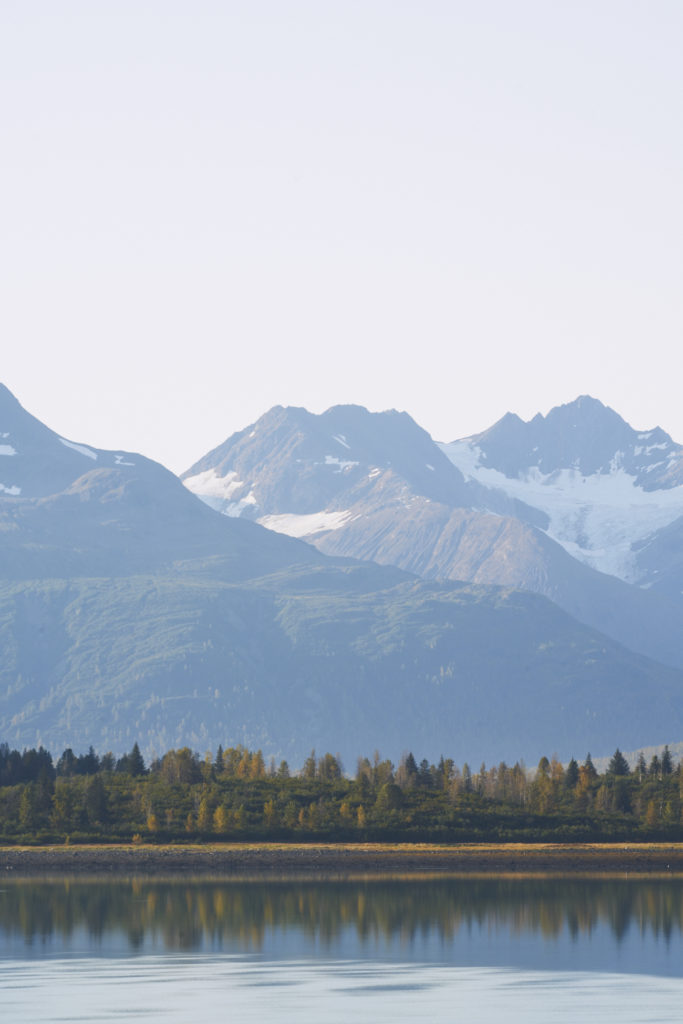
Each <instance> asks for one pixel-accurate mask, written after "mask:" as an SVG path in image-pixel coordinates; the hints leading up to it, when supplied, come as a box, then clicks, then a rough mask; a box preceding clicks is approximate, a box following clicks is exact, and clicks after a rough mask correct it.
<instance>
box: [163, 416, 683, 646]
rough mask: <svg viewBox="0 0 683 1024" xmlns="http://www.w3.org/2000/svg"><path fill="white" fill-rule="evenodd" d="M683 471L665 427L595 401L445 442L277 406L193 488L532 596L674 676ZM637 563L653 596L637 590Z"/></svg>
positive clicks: (448, 574)
mask: <svg viewBox="0 0 683 1024" xmlns="http://www.w3.org/2000/svg"><path fill="white" fill-rule="evenodd" d="M681 465H682V460H681V449H680V448H679V447H678V446H677V445H675V444H674V443H673V442H672V441H671V439H670V438H668V436H667V435H666V434H664V432H663V431H661V430H659V429H657V430H653V431H647V432H641V433H638V432H636V431H634V430H632V429H631V427H629V426H628V424H626V423H625V422H624V421H623V420H622V419H621V418H620V417H619V416H618V415H617V414H616V413H614V412H613V411H612V410H610V409H607V408H605V406H603V405H602V404H601V403H600V402H597V401H595V400H593V399H588V398H582V399H578V400H577V401H576V402H574V403H572V404H571V405H569V406H563V407H561V408H559V409H556V410H553V412H552V413H550V414H549V415H548V416H547V417H545V418H544V417H542V416H537V417H535V418H534V419H533V420H532V421H531V423H530V424H525V423H523V421H522V420H520V419H519V418H518V417H516V416H513V415H510V414H509V415H507V416H505V417H504V418H503V419H502V420H501V421H500V422H499V423H497V424H496V425H495V426H494V427H492V428H491V429H490V430H489V431H486V432H485V433H484V434H481V435H478V436H476V437H472V438H466V439H464V440H462V441H457V442H454V443H452V444H445V445H438V444H436V443H435V442H434V441H433V440H432V439H431V437H429V435H428V434H427V433H426V432H425V431H424V430H422V428H421V427H419V426H418V425H417V424H416V423H415V422H414V421H413V420H412V419H411V418H410V417H409V416H407V415H406V414H405V413H397V412H386V413H369V412H368V411H367V410H365V409H361V408H359V407H357V406H336V407H334V408H333V409H330V410H328V412H326V413H324V414H322V415H321V416H315V415H312V414H311V413H308V412H306V410H304V409H283V408H281V407H278V408H275V409H272V410H271V411H270V412H268V413H266V414H265V415H264V416H263V417H261V419H260V420H258V421H257V422H256V423H254V424H252V425H251V426H249V427H247V428H246V430H243V431H241V432H239V433H237V434H234V435H233V436H232V437H230V438H229V439H228V440H227V441H226V442H225V443H224V444H223V445H221V446H219V447H218V448H216V449H215V450H214V451H213V452H210V453H209V454H208V455H206V456H205V457H204V458H203V459H202V460H200V462H198V463H196V464H195V465H194V466H193V467H192V468H191V469H190V470H188V471H187V473H185V474H184V475H183V480H184V483H185V485H186V486H187V487H188V488H189V489H191V490H192V491H194V493H196V494H197V495H199V496H200V497H202V498H203V500H204V501H206V502H207V503H208V504H210V505H211V506H212V507H213V508H215V509H217V510H219V511H222V512H224V513H225V514H227V515H229V516H246V517H249V518H252V519H256V520H257V521H258V522H259V523H260V524H262V525H264V526H267V527H269V528H270V529H272V530H277V531H280V532H282V533H286V534H289V535H291V536H294V537H300V538H303V539H305V540H307V541H308V542H309V543H311V544H314V545H315V546H316V547H317V548H318V549H319V550H320V551H322V552H324V553H326V554H330V555H343V556H349V557H355V558H362V559H371V560H373V561H377V562H380V563H381V564H386V565H396V566H398V567H400V568H402V569H406V570H408V571H410V572H414V573H417V574H419V575H421V576H424V577H426V578H442V579H451V580H465V581H468V582H474V583H484V584H494V585H502V586H512V587H517V588H521V589H525V590H531V591H534V592H536V593H540V594H543V595H544V596H546V597H550V598H551V600H553V601H555V602H556V603H557V604H559V605H560V607H562V608H563V609H564V610H566V611H568V612H570V614H572V615H574V616H576V617H577V618H578V619H579V620H580V621H582V622H584V623H586V624H589V625H592V626H594V627H595V628H597V629H599V630H601V631H602V632H605V633H607V634H608V635H610V636H612V637H614V638H615V639H618V640H619V641H620V642H622V643H625V644H627V645H629V646H630V647H631V648H632V649H634V650H637V651H639V652H640V653H645V654H647V655H648V656H650V657H657V658H660V659H662V660H664V661H667V662H669V663H672V664H676V665H678V664H683V645H682V644H681V643H680V639H679V638H680V635H681V633H682V632H683V605H681V603H680V602H679V601H676V600H674V601H673V603H672V594H673V595H674V597H675V591H676V587H677V583H678V579H679V577H680V559H679V563H676V560H675V559H673V561H672V557H671V550H672V548H674V549H677V550H680V544H679V541H678V539H677V537H678V535H677V534H676V529H677V527H676V521H677V518H678V517H679V516H680V514H681V512H683V487H682V486H681V484H679V483H677V480H678V479H679V476H680V472H681ZM659 527H665V528H666V530H664V531H661V532H660V533H657V530H658V528H659ZM667 531H668V532H667ZM639 544H640V547H638V545H639ZM677 546H678V547H677ZM664 553H666V564H667V565H668V566H671V565H676V564H678V570H676V571H673V574H672V571H671V570H665V569H664V567H663V566H661V565H658V564H657V560H658V558H660V557H664ZM635 567H639V568H638V572H639V573H640V580H642V582H644V583H645V584H646V586H648V587H650V588H651V589H652V591H653V592H652V593H649V594H648V593H646V592H645V590H643V589H641V588H640V587H634V586H632V585H630V581H631V579H633V578H634V574H635V572H636V569H635ZM646 573H647V577H646ZM667 573H668V575H667ZM665 579H666V581H667V584H668V589H667V590H666V593H665V592H664V587H663V581H664V580H665ZM653 580H654V581H657V582H656V583H653V582H652V581H653ZM680 589H681V588H680V587H679V591H680ZM655 591H656V592H657V593H658V596H657V597H656V596H655Z"/></svg>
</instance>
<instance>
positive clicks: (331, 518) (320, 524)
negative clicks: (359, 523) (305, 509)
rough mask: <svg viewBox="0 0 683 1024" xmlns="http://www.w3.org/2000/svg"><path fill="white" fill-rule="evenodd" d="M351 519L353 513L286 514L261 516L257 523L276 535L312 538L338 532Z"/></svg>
mask: <svg viewBox="0 0 683 1024" xmlns="http://www.w3.org/2000/svg"><path fill="white" fill-rule="evenodd" d="M350 518H351V513H350V512H349V511H348V510H347V511H344V512H312V513H310V514H309V515H294V514H293V513H285V514H282V515H273V516H261V518H260V519H257V520H256V521H257V523H259V524H260V525H261V526H265V527H266V528H267V529H268V530H275V532H276V533H286V534H287V536H288V537H297V538H299V539H300V538H302V537H312V536H313V535H314V534H316V533H326V532H327V531H328V530H338V529H339V528H340V526H344V524H345V523H348V522H349V520H350Z"/></svg>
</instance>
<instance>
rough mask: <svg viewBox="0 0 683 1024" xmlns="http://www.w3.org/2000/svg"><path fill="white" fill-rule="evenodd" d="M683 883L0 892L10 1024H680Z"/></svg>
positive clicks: (259, 885) (109, 886)
mask: <svg viewBox="0 0 683 1024" xmlns="http://www.w3.org/2000/svg"><path fill="white" fill-rule="evenodd" d="M682 1003H683V882H682V881H680V880H678V879H670V880H655V879H650V880H643V879H634V880H633V881H631V880H623V881H614V880H600V879H577V878H572V879H566V880H562V879H559V880H558V879H528V878H527V879H523V878H515V879H507V878H500V877H498V878H485V879H481V878H479V879H476V878H464V879H444V878H434V879H430V880H420V881H417V880H415V879H412V880H375V881H367V882H357V881H355V882H354V881H348V882H327V883H324V882H301V881H298V882H281V881H244V880H239V881H232V882H231V881H225V880H223V881H213V882H212V881H207V880H206V879H200V880H197V881H188V880H182V881H174V882H169V881H165V882H154V881H150V880H144V881H127V882H122V881H113V882H104V883H103V882H101V881H95V880H91V881H66V880H65V881H61V882H35V881H25V880H17V881H10V882H3V883H0V1006H1V1007H2V1010H1V1012H2V1021H3V1024H5V1022H6V1024H15V1022H16V1024H19V1022H20V1021H21V1022H22V1024H23V1022H24V1021H31V1022H32V1024H57V1022H62V1024H63V1022H65V1021H68V1022H70V1024H73V1022H75V1021H88V1022H92V1021H94V1020H97V1021H99V1022H100V1024H102V1022H111V1024H115V1022H122V1021H125V1022H127V1024H133V1022H141V1024H142V1022H143V1021H144V1022H145V1024H155V1022H159V1024H161V1022H162V1021H163V1024H187V1022H188V1021H190V1020H206V1021H214V1020H216V1021H217V1020H225V1019H228V1020H235V1021H240V1022H245V1021H258V1022H259V1024H290V1022H291V1021H294V1020H296V1021H297V1024H307V1022H311V1024H313V1022H315V1024H318V1022H319V1021H321V1020H324V1021H325V1024H347V1022H348V1021H349V1020H353V1021H354V1022H355V1024H365V1022H368V1024H369V1022H372V1024H382V1022H387V1024H389V1022H391V1024H401V1022H404V1021H405V1022H408V1021H410V1022H411V1024H414V1021H415V1020H430V1021H431V1020H444V1021H448V1022H449V1024H458V1022H462V1024H489V1022H490V1024H493V1022H495V1024H499V1022H500V1021H502V1020H504V1021H505V1022H506V1024H517V1022H519V1024H536V1022H538V1024H548V1022H565V1021H566V1022H567V1024H569V1022H571V1024H573V1022H574V1021H576V1020H577V1019H579V1020H585V1021H587V1022H590V1021H597V1020H599V1021H600V1022H601V1024H605V1022H607V1024H612V1022H614V1024H617V1022H618V1024H631V1022H633V1024H636V1022H644V1021H657V1022H658V1024H663V1022H666V1021H678V1020H680V1016H681V1013H680V1007H681V1005H682Z"/></svg>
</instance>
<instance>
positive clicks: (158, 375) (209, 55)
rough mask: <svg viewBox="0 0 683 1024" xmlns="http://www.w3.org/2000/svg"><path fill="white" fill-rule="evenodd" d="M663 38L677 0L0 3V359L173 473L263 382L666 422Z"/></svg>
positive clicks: (667, 51) (470, 409)
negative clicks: (589, 407)
mask: <svg viewBox="0 0 683 1024" xmlns="http://www.w3.org/2000/svg"><path fill="white" fill-rule="evenodd" d="M682 49H683V5H682V4H681V3H680V2H679V0H675V2H668V0H649V2H647V3H646V2H645V0H638V2H634V0H618V2H612V0H590V2H584V0H574V2H573V3H571V4H567V3H560V2H552V0H540V2H533V0H515V2H514V3H512V2H510V0H501V2H498V0H476V2H475V0H468V2H465V0H462V2H460V0H448V2H442V0H420V2H418V0H412V2H405V0H343V2H338V0H315V2H299V0H291V2H290V0H246V2H242V0H234V2H231V0H222V2H218V0H192V2H191V3H190V2H189V0H184V2H179V0H134V2H130V0H116V2H113V0H112V2H106V0H85V2H75V0H60V2H59V3H55V2H54V0H3V2H2V4H1V5H0V138H1V139H2V151H3V154H2V159H1V160H0V190H1V191H0V354H1V358H0V381H2V382H3V383H5V384H6V385H7V386H8V387H9V388H10V390H11V391H13V393H14V394H15V395H16V397H17V398H18V399H19V401H20V402H21V403H22V404H23V405H24V406H25V407H26V408H27V409H29V411H30V412H32V413H33V414H34V415H36V416H37V417H38V418H39V419H41V420H43V422H46V423H47V424H48V425H49V426H51V427H52V428H53V429H55V430H57V431H59V432H60V433H61V434H62V435H63V436H66V437H68V438H71V439H72V440H76V441H81V442H85V443H89V444H92V445H95V446H97V447H100V448H115V449H124V450H129V451H139V452H142V453H143V454H145V455H148V456H150V457H152V458H155V459H158V460H159V461H161V462H163V463H164V464H165V465H166V466H168V467H169V468H170V469H172V470H174V471H175V472H181V471H183V470H185V469H187V468H188V467H189V466H190V465H191V464H192V463H193V462H194V461H195V460H196V459H198V458H199V457H200V456H201V455H203V454H204V453H205V452H206V451H208V450H209V449H211V448H213V447H214V446H215V445H217V444H219V443H220V442H221V441H223V440H224V439H225V438H226V437H228V436H229V435H230V434H231V433H233V432H234V431H236V430H240V429H242V428H244V427H245V426H247V425H248V424H249V423H251V422H253V421H254V420H255V419H257V418H258V417H259V416H260V415H261V414H262V413H263V412H265V411H266V410H267V409H268V408H270V407H271V406H273V405H276V404H281V405H302V406H305V407H307V408H308V409H310V410H311V411H313V412H322V411H323V410H324V409H326V408H328V407H329V406H331V405H335V404H338V403H346V402H353V403H357V404H361V405H365V406H367V407H368V408H370V409H372V410H382V409H388V408H397V409H401V410H405V411H407V412H409V413H410V414H411V415H412V416H413V417H414V418H415V419H416V420H417V421H418V422H419V423H420V424H421V425H422V426H423V427H424V428H425V429H427V430H428V431H429V432H430V433H431V434H432V436H433V437H434V438H435V439H436V440H440V441H451V440H454V439H455V438H458V437H461V436H465V435H468V434H471V433H475V432H477V431H480V430H483V429H485V428H486V427H488V426H490V425H491V424H492V423H493V422H495V421H496V420H497V419H499V418H500V416H502V415H503V414H504V413H505V412H506V411H508V410H510V411H513V412H516V413H518V414H519V415H521V416H522V417H523V418H525V419H528V418H529V417H531V416H533V415H534V414H535V413H536V412H539V411H540V412H542V413H546V412H547V411H548V410H549V409H550V408H552V407H553V406H554V405H557V404H560V403H563V402H567V401H572V400H573V399H574V398H576V397H577V395H579V394H592V395H593V396H594V397H596V398H599V399H601V401H603V402H604V403H605V404H607V405H610V406H612V408H614V409H616V410H617V411H618V412H619V413H621V415H622V416H624V418H625V419H627V420H628V421H629V422H630V423H631V424H632V425H633V426H634V427H636V428H639V429H649V428H651V427H653V426H655V425H660V426H662V427H663V428H664V429H665V430H667V431H668V432H669V433H671V434H672V435H673V436H674V438H675V439H676V440H678V441H681V442H683V402H682V401H681V390H682V389H681V379H682V374H681V370H682V369H683V354H682V353H683V344H682V342H683V287H682V284H683V259H682V247H683V199H682V195H681V184H682V182H683V130H682V129H683V123H682V122H683V61H681V59H680V54H681V51H682ZM0 426H1V425H0Z"/></svg>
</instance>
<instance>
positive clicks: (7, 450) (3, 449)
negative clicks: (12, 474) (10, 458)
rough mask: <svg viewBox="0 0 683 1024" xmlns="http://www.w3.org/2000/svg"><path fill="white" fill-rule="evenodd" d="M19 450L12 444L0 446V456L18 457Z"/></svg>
mask: <svg viewBox="0 0 683 1024" xmlns="http://www.w3.org/2000/svg"><path fill="white" fill-rule="evenodd" d="M16 454H17V450H16V448H13V447H12V445H11V444H0V455H16Z"/></svg>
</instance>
